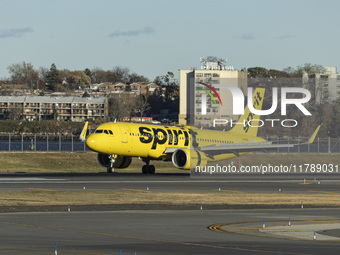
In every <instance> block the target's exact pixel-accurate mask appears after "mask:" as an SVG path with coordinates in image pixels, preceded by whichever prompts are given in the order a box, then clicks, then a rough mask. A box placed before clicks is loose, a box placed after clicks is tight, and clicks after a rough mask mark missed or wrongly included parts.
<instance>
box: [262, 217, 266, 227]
mask: <svg viewBox="0 0 340 255" xmlns="http://www.w3.org/2000/svg"><path fill="white" fill-rule="evenodd" d="M262 228H266V220H265V219H264V220H263V224H262Z"/></svg>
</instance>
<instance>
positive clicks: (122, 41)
mask: <svg viewBox="0 0 340 255" xmlns="http://www.w3.org/2000/svg"><path fill="white" fill-rule="evenodd" d="M339 11H340V1H338V0H334V1H333V0H326V1H311V0H309V1H307V0H306V1H303V0H285V1H273V0H256V1H255V0H243V1H237V0H234V1H229V0H209V1H208V0H206V1H200V0H196V1H189V0H180V1H178V0H171V1H165V0H164V1H161V0H157V1H156V0H155V1H151V0H129V1H122V0H120V1H113V0H111V1H109V0H96V1H93V0H91V1H89V0H79V1H76V0H67V1H66V0H58V1H47V0H22V1H18V0H1V1H0V45H1V46H0V78H4V77H9V74H8V71H7V67H8V66H9V65H11V64H13V63H18V62H22V61H26V62H31V63H32V64H33V65H34V67H35V68H37V69H38V68H39V67H41V66H43V67H47V68H50V66H51V64H52V63H55V64H56V66H57V68H58V69H64V68H67V69H70V70H83V69H85V68H90V69H92V68H95V67H100V68H102V69H104V70H108V69H111V68H112V67H114V66H122V67H129V68H130V70H131V71H133V72H136V73H138V74H141V75H144V76H146V77H148V78H150V79H151V80H153V79H154V78H155V77H156V76H157V75H163V74H165V73H166V72H167V71H172V72H174V73H175V74H176V76H178V69H189V68H190V67H194V66H196V67H200V65H201V64H200V62H199V58H200V57H206V56H210V55H213V56H217V57H223V58H227V59H228V62H227V65H232V66H234V67H235V68H236V69H241V68H243V67H254V66H262V67H265V68H276V69H280V70H281V69H283V68H285V67H288V66H292V67H296V66H298V65H302V64H304V63H312V64H320V65H324V66H336V67H339V68H340V63H339V62H340V50H339V43H340V32H339V24H340V15H339Z"/></svg>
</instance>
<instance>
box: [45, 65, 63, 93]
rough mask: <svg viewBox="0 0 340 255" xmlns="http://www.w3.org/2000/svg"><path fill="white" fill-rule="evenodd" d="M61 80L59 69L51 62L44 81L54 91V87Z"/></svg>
mask: <svg viewBox="0 0 340 255" xmlns="http://www.w3.org/2000/svg"><path fill="white" fill-rule="evenodd" d="M61 82H62V80H61V77H60V74H59V71H58V69H57V67H56V65H55V64H54V63H53V64H52V65H51V68H50V71H48V72H47V74H46V83H47V84H48V85H49V86H50V88H51V89H52V90H54V91H55V89H54V87H55V86H56V85H57V84H60V83H61Z"/></svg>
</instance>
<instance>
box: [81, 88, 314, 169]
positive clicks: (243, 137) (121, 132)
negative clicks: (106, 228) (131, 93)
mask: <svg viewBox="0 0 340 255" xmlns="http://www.w3.org/2000/svg"><path fill="white" fill-rule="evenodd" d="M264 91H265V89H264V88H257V89H256V90H255V92H254V94H253V106H254V108H255V109H257V110H261V109H262V103H263V98H264ZM258 119H260V116H258V115H255V114H253V113H252V112H250V111H249V109H248V106H247V107H246V109H245V112H244V115H242V116H241V117H240V119H239V120H238V123H244V125H235V126H234V127H233V128H232V129H231V130H230V131H227V132H222V131H213V130H201V129H197V128H196V127H190V126H184V127H175V126H172V127H169V126H160V125H151V124H144V123H104V124H101V125H100V126H98V127H97V128H96V129H95V130H94V132H93V133H92V134H90V135H89V136H88V137H87V138H86V132H87V127H88V122H86V123H85V126H84V128H83V131H82V133H81V135H80V139H81V140H82V141H86V145H87V147H88V148H90V149H91V150H93V151H95V152H98V162H99V163H100V164H101V165H102V166H103V167H106V168H107V172H109V173H111V172H112V171H114V168H126V167H128V166H129V165H130V164H131V160H132V157H140V158H141V159H142V160H143V161H144V162H145V163H146V165H144V166H143V168H142V172H143V173H144V174H153V173H155V167H154V165H150V161H151V160H165V161H172V163H173V165H174V166H175V167H177V168H179V169H193V168H195V167H196V166H201V167H204V166H205V165H206V164H207V163H208V162H215V161H220V160H225V159H230V158H233V157H237V156H240V155H243V154H245V153H249V152H252V151H260V150H262V151H265V150H268V149H276V148H280V147H293V146H294V144H273V143H271V142H268V141H266V140H264V139H262V138H260V137H257V130H258V128H257V127H256V126H258V125H259V121H258ZM250 120H252V122H251V126H249V125H248V123H249V121H250ZM319 128H320V126H319V127H318V128H317V129H316V131H315V132H314V134H313V135H312V137H311V138H310V139H309V141H308V143H312V142H313V141H314V139H315V137H316V135H317V132H318V131H319Z"/></svg>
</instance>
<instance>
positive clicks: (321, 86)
mask: <svg viewBox="0 0 340 255" xmlns="http://www.w3.org/2000/svg"><path fill="white" fill-rule="evenodd" d="M302 80H303V86H304V87H305V88H306V89H308V90H309V91H310V92H311V94H312V98H314V99H315V102H316V103H317V104H321V103H323V102H325V101H335V100H337V99H338V98H340V74H338V73H337V70H336V67H325V68H324V72H323V73H316V74H308V73H304V74H303V76H302Z"/></svg>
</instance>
